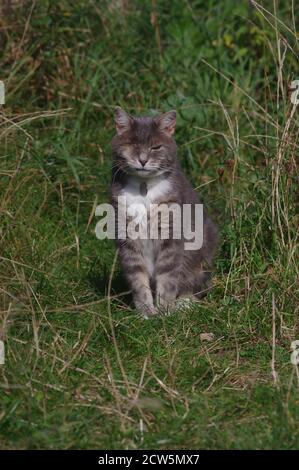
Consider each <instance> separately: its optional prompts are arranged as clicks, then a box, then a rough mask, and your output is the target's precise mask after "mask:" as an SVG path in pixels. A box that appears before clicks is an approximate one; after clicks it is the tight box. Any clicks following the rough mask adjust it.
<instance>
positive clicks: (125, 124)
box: [114, 106, 133, 135]
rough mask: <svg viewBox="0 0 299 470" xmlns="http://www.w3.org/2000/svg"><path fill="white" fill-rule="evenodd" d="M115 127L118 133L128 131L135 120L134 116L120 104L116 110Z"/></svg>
mask: <svg viewBox="0 0 299 470" xmlns="http://www.w3.org/2000/svg"><path fill="white" fill-rule="evenodd" d="M114 120H115V127H116V131H117V133H118V135H121V134H123V133H124V132H126V131H128V130H129V129H130V127H131V124H132V122H133V118H132V117H131V116H130V115H129V114H128V113H126V111H124V110H123V109H122V108H121V107H120V106H116V107H115V110H114Z"/></svg>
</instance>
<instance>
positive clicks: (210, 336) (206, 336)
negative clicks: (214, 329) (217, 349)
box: [199, 333, 215, 341]
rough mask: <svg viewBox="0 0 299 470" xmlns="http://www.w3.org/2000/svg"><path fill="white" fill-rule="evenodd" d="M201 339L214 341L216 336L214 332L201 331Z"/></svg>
mask: <svg viewBox="0 0 299 470" xmlns="http://www.w3.org/2000/svg"><path fill="white" fill-rule="evenodd" d="M199 337H200V341H213V340H214V338H215V335H214V333H201V334H200V335H199Z"/></svg>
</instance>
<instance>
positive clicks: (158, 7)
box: [0, 0, 299, 449]
mask: <svg viewBox="0 0 299 470" xmlns="http://www.w3.org/2000/svg"><path fill="white" fill-rule="evenodd" d="M15 3H16V4H18V3H23V4H22V5H21V6H19V7H16V8H15V7H12V8H11V9H8V10H6V12H5V14H4V15H3V14H1V15H0V44H1V50H0V64H1V68H0V79H1V80H4V81H5V83H6V104H5V106H2V107H1V114H0V196H1V199H0V328H1V330H0V334H1V338H2V339H3V340H4V342H5V348H6V362H5V365H3V366H0V385H1V399H0V446H1V448H33V449H39V448H42V449H45V448H47V449H48V448H49V449H54V448H59V449H69V448H84V449H87V448H106V449H115V448H121V449H127V448H130V449H135V448H137V449H139V448H144V449H149V448H156V449H165V448H172V449H186V448H191V449H195V448H203V449H229V448H230V449H232V448H233V449H245V448H257V449H270V448H275V449H277V448H283V449H295V448H297V449H298V448H299V430H298V419H299V406H298V405H299V397H298V383H299V382H298V377H299V376H298V369H297V370H296V368H295V367H294V366H293V365H292V364H291V362H290V353H291V349H290V346H291V341H292V340H294V339H299V332H298V329H299V323H298V279H299V277H298V220H299V219H298V203H297V199H296V191H298V176H297V175H298V112H299V110H298V109H295V108H294V107H293V105H292V103H291V101H290V94H289V92H288V86H289V83H290V82H291V81H292V80H294V79H298V78H299V77H298V76H296V72H297V71H298V54H299V47H298V37H299V36H298V32H297V33H296V25H295V24H294V19H293V18H294V15H293V12H292V2H289V1H285V2H284V1H281V2H279V6H276V7H277V8H276V9H275V3H273V2H271V1H264V2H262V6H259V4H255V3H254V2H252V3H249V2H247V1H245V0H244V1H242V2H233V1H232V0H227V1H225V2H218V1H216V0H209V1H200V0H194V1H187V0H186V1H179V0H174V1H172V2H168V1H166V0H156V1H149V0H146V1H142V2H141V1H137V0H127V1H126V2H121V1H117V0H114V1H97V0H94V1H82V0H81V1H78V2H68V1H66V0H63V1H58V0H55V1H51V2H50V1H46V0H45V1H40V2H36V5H35V7H34V8H33V9H32V2H31V1H25V2H15ZM277 3H278V2H277ZM1 8H3V7H1ZM263 8H264V9H263ZM297 26H298V25H297ZM279 51H280V52H279ZM116 104H120V105H122V106H123V107H124V108H125V109H127V110H128V111H129V112H132V113H136V114H137V113H140V114H142V113H152V112H154V111H166V110H168V109H171V108H174V107H175V108H176V109H177V111H178V126H177V132H176V139H177V144H178V149H179V156H180V160H181V162H182V165H183V167H184V170H185V172H186V173H187V174H188V176H189V178H190V180H191V181H192V183H193V185H194V187H196V188H198V191H199V193H200V195H201V197H202V198H203V200H204V201H205V204H206V206H207V208H208V210H209V211H210V213H211V214H212V216H213V217H214V219H215V220H216V221H217V223H218V225H219V228H220V232H221V247H220V250H219V254H218V257H217V261H216V267H215V276H214V289H213V290H212V291H211V293H210V294H209V296H208V297H207V298H206V299H204V300H203V301H202V302H201V304H200V305H198V306H196V307H194V309H193V310H191V311H186V312H181V313H175V314H173V315H172V316H169V317H160V318H155V319H153V320H150V321H144V320H142V319H140V318H139V317H138V315H137V314H136V312H134V310H133V308H132V305H131V304H130V298H129V296H128V295H127V294H125V292H126V291H127V286H126V285H125V282H124V280H123V276H122V273H121V270H120V267H119V265H118V264H117V265H116V268H115V271H114V272H113V271H112V265H113V260H114V256H115V248H114V245H113V242H112V241H107V240H105V241H99V240H98V239H97V238H96V237H95V234H94V229H95V225H96V222H97V219H96V218H95V217H94V209H95V206H96V204H97V203H100V202H104V201H107V198H108V196H107V190H108V185H109V179H110V170H111V159H110V149H109V142H110V140H111V137H112V135H113V133H114V128H113V108H114V106H115V105H116ZM296 204H297V206H296ZM111 273H112V275H113V277H112V283H111V292H109V279H110V278H111ZM109 294H110V295H109ZM109 298H110V300H109ZM274 327H275V328H274ZM204 332H208V333H213V334H214V339H213V341H211V342H207V341H202V340H201V336H200V335H201V333H204ZM274 372H275V373H276V375H275V373H274ZM275 376H276V380H275Z"/></svg>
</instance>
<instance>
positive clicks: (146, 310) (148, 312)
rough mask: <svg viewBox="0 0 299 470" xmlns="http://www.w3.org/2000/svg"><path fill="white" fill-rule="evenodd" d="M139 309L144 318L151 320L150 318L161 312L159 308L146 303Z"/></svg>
mask: <svg viewBox="0 0 299 470" xmlns="http://www.w3.org/2000/svg"><path fill="white" fill-rule="evenodd" d="M139 311H140V313H141V315H142V316H143V318H144V320H149V319H150V318H152V317H155V316H156V315H158V314H159V311H158V309H157V308H156V307H154V306H151V307H148V306H146V305H144V306H143V308H142V309H139Z"/></svg>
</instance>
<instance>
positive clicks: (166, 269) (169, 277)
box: [155, 240, 183, 310]
mask: <svg viewBox="0 0 299 470" xmlns="http://www.w3.org/2000/svg"><path fill="white" fill-rule="evenodd" d="M182 253H183V252H182V246H181V243H180V241H179V240H165V241H164V242H163V243H162V246H161V250H160V253H159V256H158V258H157V261H156V267H155V285H156V304H157V306H158V308H161V309H162V310H171V309H173V308H174V307H175V300H176V298H177V295H178V292H179V282H180V275H181V265H182V260H183V256H182Z"/></svg>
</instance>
